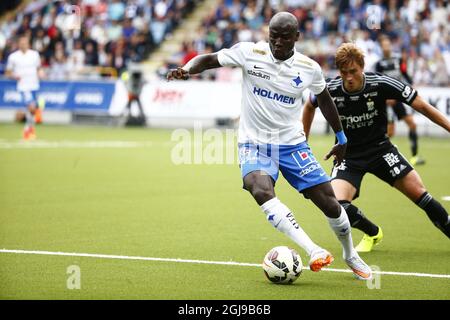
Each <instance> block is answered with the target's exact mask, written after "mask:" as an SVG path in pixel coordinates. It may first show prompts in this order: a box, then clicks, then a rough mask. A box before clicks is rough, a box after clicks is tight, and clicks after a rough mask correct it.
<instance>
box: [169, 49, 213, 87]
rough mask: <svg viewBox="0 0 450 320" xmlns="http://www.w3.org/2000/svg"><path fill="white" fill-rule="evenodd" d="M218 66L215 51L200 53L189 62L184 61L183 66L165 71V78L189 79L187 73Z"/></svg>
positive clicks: (199, 71) (195, 72)
mask: <svg viewBox="0 0 450 320" xmlns="http://www.w3.org/2000/svg"><path fill="white" fill-rule="evenodd" d="M220 67H221V65H220V63H219V59H218V57H217V53H207V54H201V55H198V56H196V57H194V58H192V59H191V60H189V62H188V63H186V64H185V65H184V66H183V67H178V68H176V69H171V70H170V71H169V72H168V73H167V80H173V79H181V80H187V79H189V75H191V74H197V73H201V72H203V71H205V70H208V69H215V68H220Z"/></svg>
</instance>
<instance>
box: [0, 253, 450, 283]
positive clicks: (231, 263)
mask: <svg viewBox="0 0 450 320" xmlns="http://www.w3.org/2000/svg"><path fill="white" fill-rule="evenodd" d="M0 253H17V254H36V255H49V256H66V257H86V258H100V259H118V260H143V261H161V262H178V263H198V264H215V265H229V266H241V267H258V268H260V267H261V264H258V263H244V262H235V261H209V260H190V259H173V258H154V257H139V256H120V255H111V254H93V253H74V252H52V251H36V250H9V249H0ZM303 269H304V270H309V268H307V267H304V268H303ZM322 270H323V271H328V272H344V273H351V272H352V271H351V270H347V269H333V268H324V269H322ZM373 273H374V274H381V275H391V276H407V277H425V278H445V279H450V275H448V274H430V273H418V272H393V271H374V272H373Z"/></svg>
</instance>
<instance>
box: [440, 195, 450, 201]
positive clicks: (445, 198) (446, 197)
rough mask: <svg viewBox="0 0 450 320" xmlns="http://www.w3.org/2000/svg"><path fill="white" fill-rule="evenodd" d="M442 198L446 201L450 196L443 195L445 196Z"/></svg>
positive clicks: (449, 199)
mask: <svg viewBox="0 0 450 320" xmlns="http://www.w3.org/2000/svg"><path fill="white" fill-rule="evenodd" d="M442 200H444V201H450V196H443V197H442Z"/></svg>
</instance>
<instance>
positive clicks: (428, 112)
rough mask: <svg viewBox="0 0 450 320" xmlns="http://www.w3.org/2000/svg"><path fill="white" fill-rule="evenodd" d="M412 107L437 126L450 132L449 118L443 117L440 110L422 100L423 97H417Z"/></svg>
mask: <svg viewBox="0 0 450 320" xmlns="http://www.w3.org/2000/svg"><path fill="white" fill-rule="evenodd" d="M411 107H413V108H414V110H416V111H418V112H420V113H421V114H423V115H424V116H425V117H427V118H428V119H430V120H431V121H433V122H434V123H436V124H437V125H439V126H441V127H442V128H444V129H445V130H447V131H448V132H450V121H448V119H447V117H446V116H445V115H443V114H442V113H441V112H440V111H439V110H437V109H436V108H434V107H433V106H432V105H431V104H429V103H428V102H426V101H425V100H424V99H422V97H420V96H417V97H416V98H415V99H414V101H413V102H412V103H411Z"/></svg>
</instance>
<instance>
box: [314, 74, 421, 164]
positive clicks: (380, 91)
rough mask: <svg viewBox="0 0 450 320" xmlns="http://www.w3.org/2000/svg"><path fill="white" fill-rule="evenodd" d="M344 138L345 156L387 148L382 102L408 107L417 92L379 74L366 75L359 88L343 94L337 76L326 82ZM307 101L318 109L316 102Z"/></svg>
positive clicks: (370, 152) (384, 111)
mask: <svg viewBox="0 0 450 320" xmlns="http://www.w3.org/2000/svg"><path fill="white" fill-rule="evenodd" d="M327 86H328V91H329V92H330V95H331V97H332V98H333V100H334V103H335V104H336V107H337V110H338V113H339V118H340V120H341V123H342V127H343V129H344V132H345V135H346V136H347V139H348V145H347V155H346V157H360V156H364V155H369V154H372V153H375V152H377V151H379V150H383V149H384V148H388V147H390V146H391V143H390V141H389V138H388V136H387V122H388V119H387V111H386V100H387V99H395V100H400V101H402V102H403V103H406V104H411V103H412V101H413V100H414V99H415V98H416V96H417V91H416V90H415V89H414V88H412V87H410V86H409V85H408V84H405V83H403V82H401V81H398V80H396V79H394V78H391V77H389V76H386V75H382V74H379V73H372V72H366V73H365V74H364V85H363V88H362V89H361V90H360V91H358V92H352V93H349V92H347V91H345V89H344V87H343V83H342V78H341V77H336V78H335V79H332V80H328V81H327ZM311 102H312V103H313V105H314V106H315V107H317V106H318V104H317V99H315V97H314V96H311Z"/></svg>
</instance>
